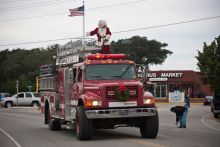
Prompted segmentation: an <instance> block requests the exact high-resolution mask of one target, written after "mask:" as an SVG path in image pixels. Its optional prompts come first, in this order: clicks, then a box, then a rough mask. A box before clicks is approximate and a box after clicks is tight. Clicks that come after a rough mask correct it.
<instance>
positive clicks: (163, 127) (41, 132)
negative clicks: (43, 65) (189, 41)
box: [0, 104, 220, 147]
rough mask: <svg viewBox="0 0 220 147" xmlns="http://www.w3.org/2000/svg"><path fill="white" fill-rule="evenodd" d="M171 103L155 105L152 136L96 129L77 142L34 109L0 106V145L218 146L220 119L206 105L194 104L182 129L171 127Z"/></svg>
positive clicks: (14, 146)
mask: <svg viewBox="0 0 220 147" xmlns="http://www.w3.org/2000/svg"><path fill="white" fill-rule="evenodd" d="M171 106H172V105H171V104H158V110H159V117H160V129H159V134H158V137H157V138H156V139H142V138H141V137H140V132H139V129H138V128H117V129H114V130H97V131H95V133H94V138H93V140H91V141H78V140H77V139H76V137H75V134H74V133H73V130H68V129H63V130H62V131H50V130H49V129H48V126H47V125H44V124H43V116H42V115H41V114H39V113H36V112H25V111H24V110H22V111H20V110H17V109H13V110H12V109H5V108H0V147H103V146H104V147H112V146H113V147H219V146H220V119H214V118H213V115H212V113H211V112H210V107H209V106H206V107H204V106H202V105H199V104H194V105H192V106H191V109H190V112H189V121H188V123H187V128H186V129H181V128H177V127H176V126H175V115H174V114H173V113H171V112H170V111H169V109H170V107H171Z"/></svg>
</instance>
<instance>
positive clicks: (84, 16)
mask: <svg viewBox="0 0 220 147" xmlns="http://www.w3.org/2000/svg"><path fill="white" fill-rule="evenodd" d="M83 8H84V14H83V42H82V43H83V49H84V50H85V1H83Z"/></svg>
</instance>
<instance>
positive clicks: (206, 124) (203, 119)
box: [201, 114, 220, 131]
mask: <svg viewBox="0 0 220 147" xmlns="http://www.w3.org/2000/svg"><path fill="white" fill-rule="evenodd" d="M207 115H208V114H206V115H204V116H203V117H202V118H201V122H202V123H203V124H204V125H205V126H206V127H208V128H210V129H213V130H216V131H220V130H219V129H217V128H215V127H213V126H211V125H209V124H208V123H206V122H205V117H207Z"/></svg>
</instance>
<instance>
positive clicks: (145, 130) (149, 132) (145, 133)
mask: <svg viewBox="0 0 220 147" xmlns="http://www.w3.org/2000/svg"><path fill="white" fill-rule="evenodd" d="M158 130H159V118H158V113H157V114H156V115H155V116H153V117H147V118H145V119H144V120H143V121H142V122H141V124H140V132H141V136H142V137H143V138H156V137H157V133H158Z"/></svg>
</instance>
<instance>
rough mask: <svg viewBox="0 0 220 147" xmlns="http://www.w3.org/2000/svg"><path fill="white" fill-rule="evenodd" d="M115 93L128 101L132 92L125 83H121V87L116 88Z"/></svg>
mask: <svg viewBox="0 0 220 147" xmlns="http://www.w3.org/2000/svg"><path fill="white" fill-rule="evenodd" d="M114 94H115V97H116V98H117V99H118V100H120V101H127V100H128V98H129V97H130V92H129V90H128V89H127V88H126V87H125V86H124V85H121V86H119V88H116V89H115V93H114Z"/></svg>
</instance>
